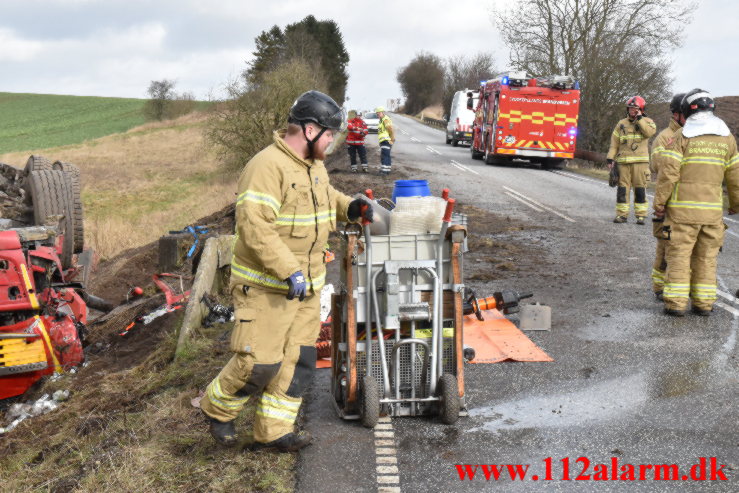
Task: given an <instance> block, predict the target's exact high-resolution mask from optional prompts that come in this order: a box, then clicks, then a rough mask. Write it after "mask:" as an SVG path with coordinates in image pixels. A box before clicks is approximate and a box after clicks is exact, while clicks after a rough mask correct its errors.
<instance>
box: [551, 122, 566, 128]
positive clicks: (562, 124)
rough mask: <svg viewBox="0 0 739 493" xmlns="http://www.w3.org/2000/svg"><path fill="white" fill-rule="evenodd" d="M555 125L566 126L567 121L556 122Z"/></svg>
mask: <svg viewBox="0 0 739 493" xmlns="http://www.w3.org/2000/svg"><path fill="white" fill-rule="evenodd" d="M554 125H555V126H557V127H564V126H565V122H554Z"/></svg>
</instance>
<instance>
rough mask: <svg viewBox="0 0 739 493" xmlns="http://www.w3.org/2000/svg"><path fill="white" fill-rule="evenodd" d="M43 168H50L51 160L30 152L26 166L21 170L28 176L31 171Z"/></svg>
mask: <svg viewBox="0 0 739 493" xmlns="http://www.w3.org/2000/svg"><path fill="white" fill-rule="evenodd" d="M45 169H46V170H49V169H52V164H51V161H49V160H48V159H46V158H45V157H44V156H37V155H35V154H32V155H31V156H30V157H29V158H28V161H26V167H25V168H24V169H23V172H24V173H25V174H26V176H28V175H29V174H30V173H31V171H41V170H45Z"/></svg>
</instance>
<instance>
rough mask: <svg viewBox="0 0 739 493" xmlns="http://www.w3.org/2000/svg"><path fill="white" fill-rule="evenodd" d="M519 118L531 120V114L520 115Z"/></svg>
mask: <svg viewBox="0 0 739 493" xmlns="http://www.w3.org/2000/svg"><path fill="white" fill-rule="evenodd" d="M521 120H531V115H521Z"/></svg>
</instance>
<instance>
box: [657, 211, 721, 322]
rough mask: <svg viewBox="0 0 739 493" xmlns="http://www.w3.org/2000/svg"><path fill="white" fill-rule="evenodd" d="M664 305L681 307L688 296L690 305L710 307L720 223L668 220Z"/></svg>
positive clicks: (682, 308)
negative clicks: (669, 232)
mask: <svg viewBox="0 0 739 493" xmlns="http://www.w3.org/2000/svg"><path fill="white" fill-rule="evenodd" d="M670 228H671V234H670V239H669V240H668V241H667V242H666V244H667V272H666V274H665V286H664V292H663V295H662V296H663V298H664V301H665V307H666V308H671V309H673V310H685V309H687V307H688V298H690V300H691V301H692V304H693V306H694V307H696V308H698V309H700V310H710V309H711V308H712V307H713V303H714V302H715V301H716V259H717V257H718V251H719V248H720V247H721V245H722V244H723V241H724V225H723V223H718V224H681V223H670Z"/></svg>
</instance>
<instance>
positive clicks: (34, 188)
mask: <svg viewBox="0 0 739 493" xmlns="http://www.w3.org/2000/svg"><path fill="white" fill-rule="evenodd" d="M29 186H30V189H31V198H32V200H33V218H34V222H35V223H36V225H37V226H43V225H44V224H45V223H46V218H47V217H49V216H54V215H58V214H61V215H63V216H64V219H62V220H61V222H60V223H59V224H60V226H61V231H60V233H61V234H63V235H64V243H63V244H62V254H61V257H60V260H61V262H62V267H63V268H65V269H67V268H69V267H70V266H71V265H72V253H73V251H74V233H73V231H74V215H73V213H72V203H71V200H70V199H71V193H70V191H69V186H68V184H67V179H66V177H65V176H64V172H62V171H59V170H51V169H49V170H39V171H31V173H30V175H29Z"/></svg>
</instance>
